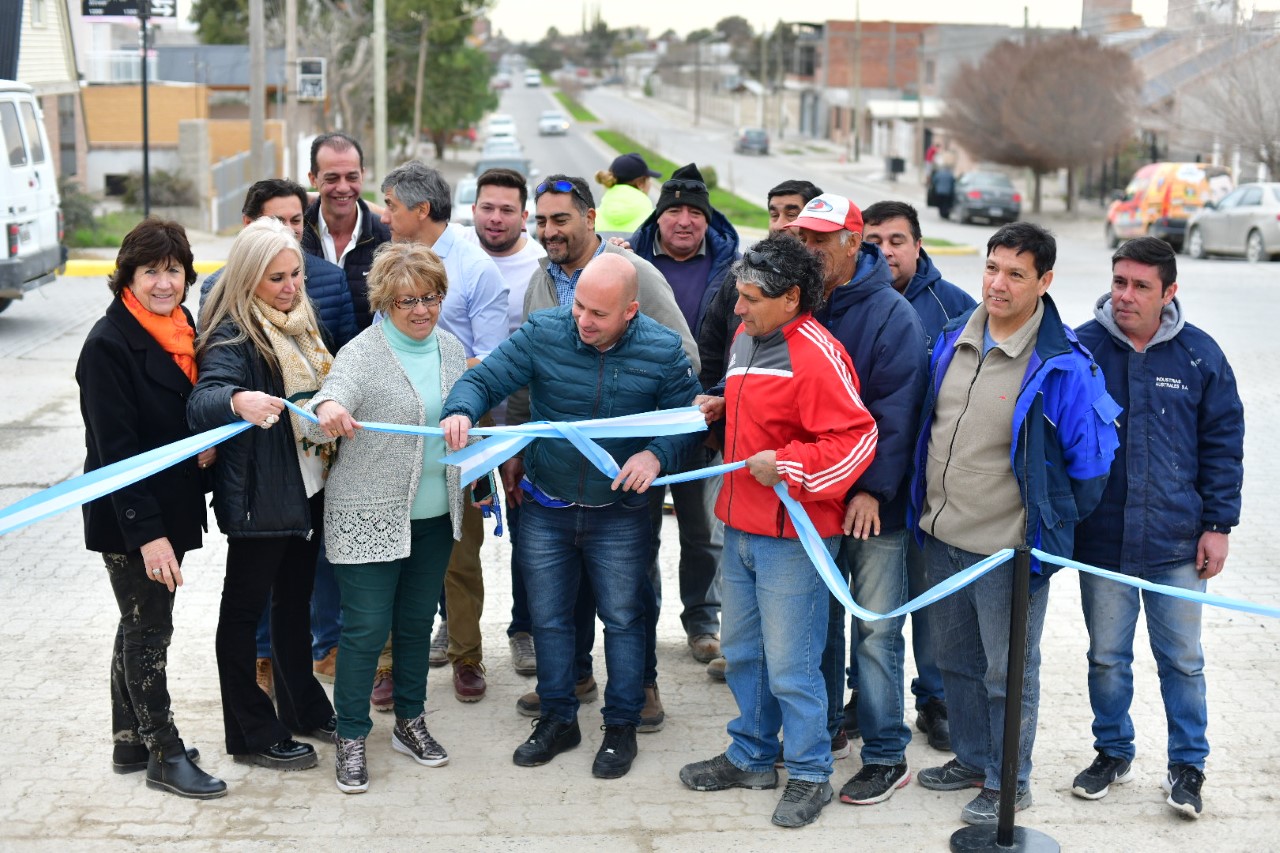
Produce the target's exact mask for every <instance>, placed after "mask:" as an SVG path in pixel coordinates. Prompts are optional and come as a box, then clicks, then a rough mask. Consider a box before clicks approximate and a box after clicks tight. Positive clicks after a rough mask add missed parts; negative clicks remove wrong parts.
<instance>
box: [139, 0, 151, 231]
mask: <svg viewBox="0 0 1280 853" xmlns="http://www.w3.org/2000/svg"><path fill="white" fill-rule="evenodd" d="M150 17H151V0H139V3H138V53H139V55H140V56H141V58H142V216H143V218H144V219H145V218H146V217H148V216H150V215H151V134H150V126H149V123H148V113H149V112H150V110H149V109H148V107H147V18H150Z"/></svg>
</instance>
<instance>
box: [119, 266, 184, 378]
mask: <svg viewBox="0 0 1280 853" xmlns="http://www.w3.org/2000/svg"><path fill="white" fill-rule="evenodd" d="M120 295H121V298H122V299H123V301H124V307H126V308H128V309H129V313H130V314H132V315H133V319H135V320H137V321H138V322H139V323H140V324H141V325H142V328H144V329H146V330H147V332H148V333H149V334H150V335H151V337H153V338H155V339H156V343H158V344H160V348H161V349H163V350H164V351H165V352H167V353H169V354H170V355H172V356H173V363H174V364H176V365H178V369H179V370H181V371H182V372H183V373H185V374H186V375H187V378H188V379H190V380H191V384H192V385H195V384H196V330H195V329H193V328H191V324H190V323H188V322H187V315H186V314H184V313H183V311H182V306H181V305H179V306H176V307H175V308H174V309H173V313H172V314H170V315H169V316H168V317H166V316H164V315H163V314H154V313H152V312H151V311H148V310H147V309H146V308H143V307H142V303H141V302H139V301H138V297H136V296H134V295H133V291H132V290H130V289H129V288H127V287H126V288H124V289H123V290H121V291H120Z"/></svg>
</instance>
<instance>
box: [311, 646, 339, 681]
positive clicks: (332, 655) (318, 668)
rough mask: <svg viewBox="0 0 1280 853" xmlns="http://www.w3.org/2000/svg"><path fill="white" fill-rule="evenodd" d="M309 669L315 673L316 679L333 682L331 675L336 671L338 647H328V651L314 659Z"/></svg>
mask: <svg viewBox="0 0 1280 853" xmlns="http://www.w3.org/2000/svg"><path fill="white" fill-rule="evenodd" d="M311 669H312V671H313V672H314V673H315V674H316V680H317V681H323V682H324V683H325V684H333V677H334V675H335V674H336V673H337V671H338V647H337V646H334V647H333V648H331V649H329V653H328V654H326V655H325V656H324V657H322V658H320V660H318V661H316V662H315V663H314V664H313V665H312V667H311Z"/></svg>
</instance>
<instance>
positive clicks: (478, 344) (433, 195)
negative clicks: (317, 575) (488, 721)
mask: <svg viewBox="0 0 1280 853" xmlns="http://www.w3.org/2000/svg"><path fill="white" fill-rule="evenodd" d="M382 192H383V195H384V198H383V203H384V208H383V211H382V221H383V223H384V224H386V225H387V226H388V228H390V230H391V239H392V240H394V241H397V242H412V243H422V244H423V245H425V246H427V247H428V248H430V249H431V250H432V251H433V252H435V253H436V255H438V256H439V257H440V261H441V262H442V263H443V264H444V269H445V273H446V274H447V275H448V279H449V291H448V294H447V295H446V296H445V299H444V304H443V305H442V306H441V307H440V320H439V323H440V328H442V329H444V330H445V331H446V332H449V333H450V334H452V335H453V336H454V337H456V338H457V339H458V340H459V341H461V342H462V347H463V349H464V350H466V353H467V359H468V363H469V364H470V365H475V364H477V363H479V361H480V360H481V359H483V358H484V357H485V356H487V355H488V354H489V353H490V352H492V351H493V350H494V349H495V348H496V347H497V346H498V344H500V343H502V342H503V341H504V340H506V338H507V334H508V326H507V283H506V281H504V280H503V278H502V276H501V275H500V274H499V273H498V268H497V266H495V265H494V263H493V260H492V259H491V258H490V257H489V256H488V255H486V254H485V253H484V252H483V251H481V250H480V248H479V247H477V246H475V245H472V244H471V243H468V242H467V241H466V240H464V239H462V238H461V237H459V236H458V234H457V232H456V231H453V230H451V229H450V228H449V215H450V213H452V210H453V199H452V192H451V191H450V189H449V184H448V182H447V181H445V179H444V178H443V177H442V176H441V174H440V173H439V172H438V171H436V170H435V169H431V168H428V167H427V166H425V165H423V164H422V163H420V162H418V161H417V160H411V161H410V162H408V163H405V164H404V165H403V166H397V167H396V168H394V169H392V170H391V171H390V172H388V173H387V176H386V177H385V178H384V179H383V181H382ZM481 414H484V413H481ZM490 423H491V422H490V421H488V420H486V422H485V423H484V425H485V426H489V425H490ZM481 518H482V516H481V514H480V510H479V509H477V508H476V507H474V506H471V505H470V503H467V504H466V505H465V506H464V507H463V516H462V540H461V541H460V542H458V544H457V545H455V546H454V548H453V556H452V557H451V558H450V560H449V568H448V570H447V571H446V572H445V577H444V598H443V601H444V604H443V607H444V610H445V614H446V617H445V620H444V621H443V622H441V626H440V628H438V629H437V630H438V631H441V632H445V634H444V635H446V636H448V638H449V647H448V652H447V656H448V658H447V659H448V661H449V663H451V664H452V665H453V695H454V697H455V698H457V699H458V701H460V702H478V701H480V700H481V699H483V698H484V695H485V691H486V689H487V685H486V683H485V677H484V663H483V658H484V650H483V647H482V644H481V637H480V616H481V613H482V612H483V611H484V575H483V571H482V568H481V565H480V546H481V545H483V544H484V525H483V523H482V521H481ZM432 645H433V646H434V645H436V641H434V640H433V641H432ZM384 663H386V664H389V661H388V660H386V658H385V657H384V660H383V661H379V664H378V675H377V677H376V678H375V680H374V695H373V697H372V700H373V703H374V707H375V708H377V709H378V710H385V709H384V707H383V706H382V704H380V700H385V701H386V703H387V707H390V706H391V705H392V704H393V697H392V690H390V689H387V688H388V687H392V686H393V685H392V678H391V672H390V669H389V668H388V666H384ZM380 687H381V688H382V690H381V691H380V690H379V688H380Z"/></svg>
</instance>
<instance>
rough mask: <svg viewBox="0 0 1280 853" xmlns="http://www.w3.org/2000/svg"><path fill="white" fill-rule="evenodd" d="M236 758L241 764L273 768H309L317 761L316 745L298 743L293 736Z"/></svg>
mask: <svg viewBox="0 0 1280 853" xmlns="http://www.w3.org/2000/svg"><path fill="white" fill-rule="evenodd" d="M235 760H236V761H238V762H240V763H241V764H256V765H258V766H259V767H270V768H271V769H272V770H307V769H309V768H311V767H315V766H316V762H317V759H316V750H315V747H313V746H312V745H311V744H309V743H298V742H297V741H296V740H293V739H291V738H285V739H284V740H282V741H280V742H279V743H273V744H272V745H271V746H269V747H267V748H266V749H264V750H261V751H259V752H251V753H249V754H248V755H237V756H235Z"/></svg>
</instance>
